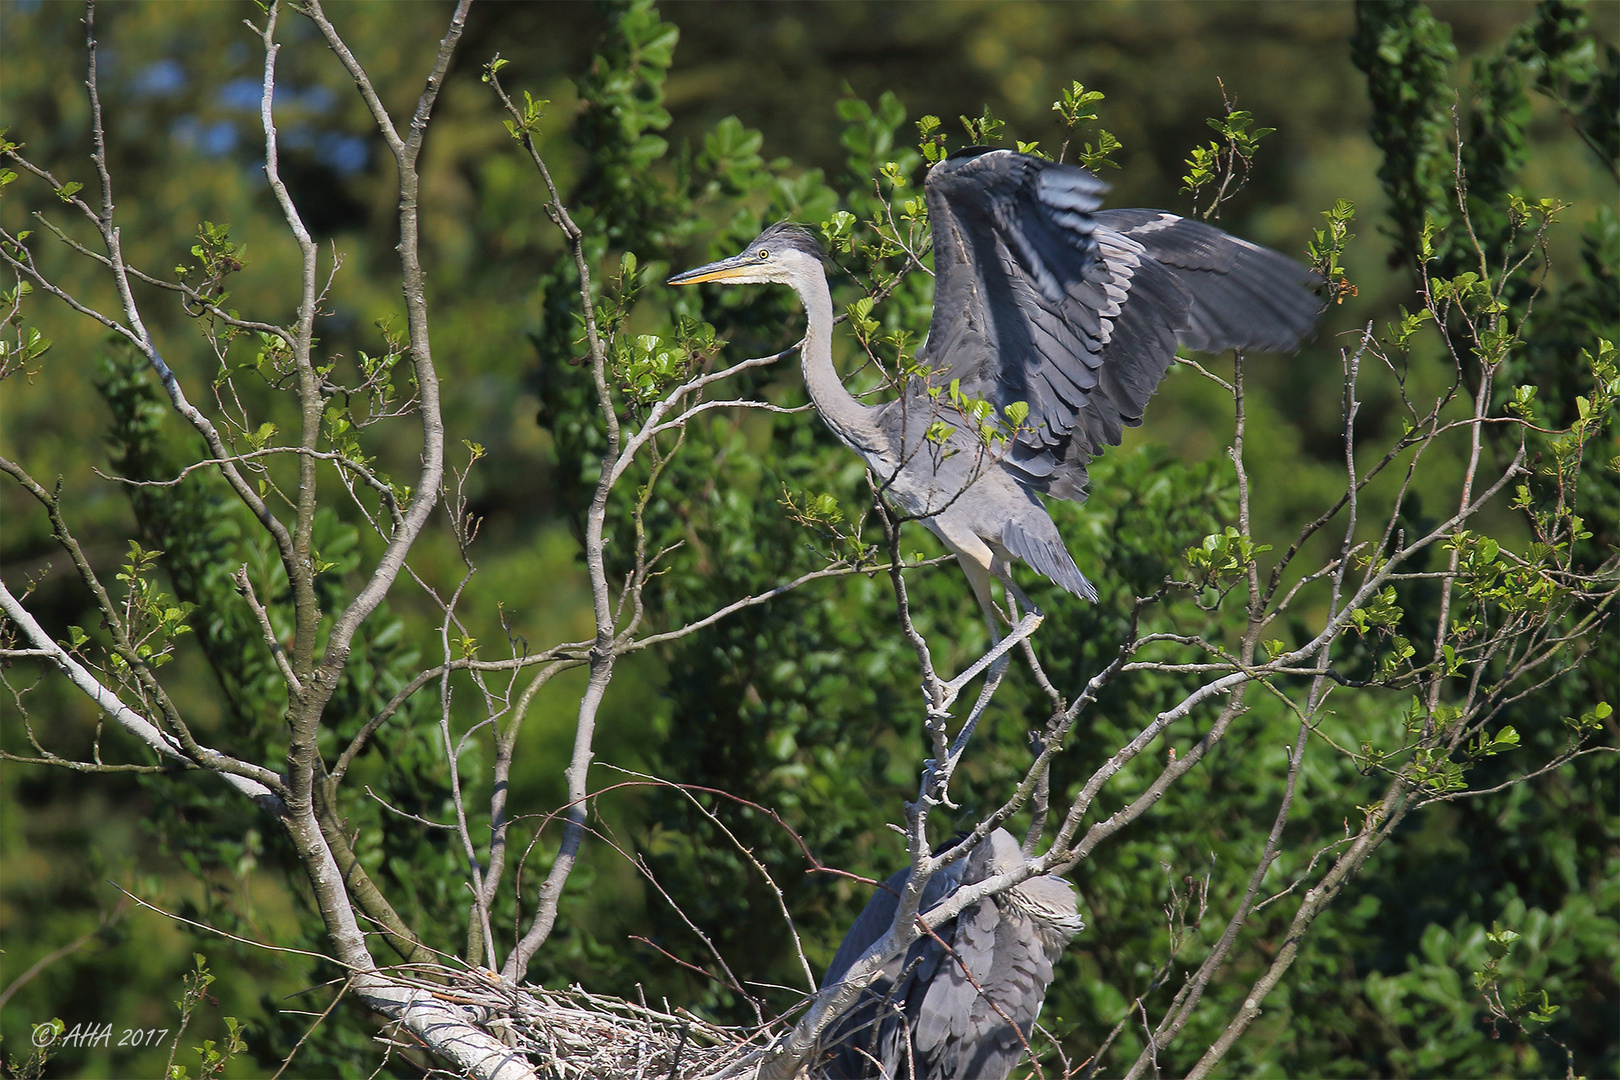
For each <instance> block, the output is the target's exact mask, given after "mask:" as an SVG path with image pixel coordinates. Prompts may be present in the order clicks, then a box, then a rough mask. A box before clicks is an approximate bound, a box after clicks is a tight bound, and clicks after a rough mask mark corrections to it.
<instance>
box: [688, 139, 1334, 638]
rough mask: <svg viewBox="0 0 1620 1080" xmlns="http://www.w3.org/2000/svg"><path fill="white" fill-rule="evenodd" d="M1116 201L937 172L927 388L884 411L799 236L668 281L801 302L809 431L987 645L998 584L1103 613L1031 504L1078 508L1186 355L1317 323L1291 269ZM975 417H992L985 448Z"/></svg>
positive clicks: (1024, 175) (1063, 178)
mask: <svg viewBox="0 0 1620 1080" xmlns="http://www.w3.org/2000/svg"><path fill="white" fill-rule="evenodd" d="M1105 190H1107V185H1106V184H1104V183H1103V182H1102V181H1100V180H1098V179H1097V178H1096V177H1095V176H1093V175H1092V174H1091V173H1089V172H1087V171H1086V170H1084V169H1081V168H1078V167H1076V166H1072V165H1062V164H1058V163H1055V162H1051V161H1046V160H1043V159H1041V158H1037V157H1032V156H1030V155H1028V154H1018V153H1014V152H1012V151H1010V150H990V149H986V148H983V147H973V148H969V149H965V150H959V151H957V152H956V153H954V154H951V155H950V156H949V157H947V158H946V159H945V160H944V161H941V162H940V163H939V164H937V165H935V166H934V167H933V168H932V169H930V170H929V172H928V178H927V181H926V185H925V191H926V195H927V203H928V214H929V220H930V222H931V223H932V228H933V254H934V311H933V319H932V321H931V322H930V324H929V328H928V337H927V338H926V339H925V341H924V343H923V345H922V347H921V348H920V349H919V350H918V353H917V361H918V367H917V373H915V374H912V375H910V376H908V377H907V378H906V379H905V381H904V383H903V385H901V387H900V388H899V393H898V396H896V397H895V398H894V399H892V400H889V401H885V402H883V403H881V404H877V405H866V404H864V403H862V402H861V401H860V400H859V399H858V398H856V397H855V396H854V395H853V394H851V393H850V392H849V390H848V389H846V388H845V386H844V384H843V381H842V380H841V379H840V378H839V375H838V371H837V369H836V368H835V367H834V366H833V357H832V327H833V306H832V295H831V293H830V291H829V290H828V286H827V275H826V270H825V266H824V263H823V256H822V252H821V248H820V246H819V245H818V244H817V243H816V241H815V239H814V237H813V236H811V234H810V233H809V232H808V231H806V230H805V229H803V228H801V227H798V226H794V225H788V224H777V225H772V226H771V227H770V228H768V229H766V230H765V231H764V232H763V233H761V234H760V235H759V236H758V238H756V239H755V240H754V241H753V242H752V243H750V244H749V245H748V246H747V248H746V249H744V250H743V251H742V252H740V253H739V254H737V255H734V256H732V257H731V258H729V259H722V260H721V261H719V262H715V263H710V264H709V265H707V266H702V267H699V268H697V269H695V270H690V271H688V272H686V273H684V274H679V275H677V276H675V277H674V278H671V279H670V283H671V284H677V285H690V284H696V283H698V282H704V281H716V282H727V283H734V284H737V283H746V282H775V283H778V284H783V285H787V286H789V287H790V288H792V289H793V291H794V292H796V293H797V294H798V295H799V299H800V300H801V301H802V302H803V304H804V308H805V312H806V314H807V316H808V323H809V325H808V327H807V329H806V331H805V335H804V343H803V346H802V347H801V349H800V360H801V364H802V366H803V369H804V381H805V385H806V387H807V388H808V389H809V392H810V398H811V400H812V401H813V402H814V404H815V407H816V411H817V412H819V413H820V414H821V417H822V419H823V420H825V421H826V422H827V425H828V426H829V427H831V428H832V430H833V432H834V433H835V434H837V436H838V437H839V438H840V439H842V440H843V441H844V443H845V444H846V445H848V446H849V447H850V448H851V449H853V450H854V451H855V452H856V453H858V454H860V455H861V457H862V458H864V459H865V460H866V462H867V464H868V465H869V466H870V467H871V470H872V473H873V475H874V477H875V478H876V479H877V481H878V483H879V485H880V486H881V487H882V489H883V491H884V492H885V493H886V495H887V496H888V498H889V500H890V501H891V503H892V504H893V505H895V506H896V507H897V508H899V509H900V510H901V511H902V512H903V513H905V514H907V515H913V516H915V517H917V518H920V519H921V521H922V523H923V524H924V525H925V526H927V527H928V528H929V529H930V530H932V531H933V533H934V534H935V535H936V536H938V537H939V538H940V540H941V541H943V542H944V544H945V546H946V547H947V548H949V549H950V550H951V551H952V552H954V553H955V555H956V557H957V558H958V560H959V561H960V562H961V564H962V568H963V569H964V570H965V571H966V572H967V576H968V580H969V582H970V583H971V584H972V586H973V592H974V595H975V596H976V597H977V599H978V601H979V604H980V606H981V607H982V608H983V609H984V611H985V615H986V618H987V619H988V620H989V622H990V627H991V632H992V633H993V634H994V633H996V626H997V619H996V615H995V608H994V606H993V602H992V599H991V584H990V583H991V580H992V579H998V580H1000V581H1001V582H1002V583H1003V585H1004V586H1005V587H1006V589H1007V590H1008V593H1009V596H1010V597H1014V598H1016V599H1018V601H1019V602H1020V603H1022V604H1023V605H1024V606H1025V607H1029V606H1031V605H1030V604H1029V601H1028V599H1027V598H1026V597H1024V596H1023V594H1022V593H1021V592H1020V591H1019V589H1018V587H1017V586H1016V585H1015V584H1014V583H1013V580H1012V576H1011V574H1010V573H1009V565H1010V563H1011V562H1012V560H1014V559H1019V560H1022V561H1023V562H1025V563H1027V564H1028V565H1029V566H1031V567H1033V568H1034V569H1035V570H1037V571H1039V572H1040V573H1042V574H1044V575H1045V576H1047V577H1048V578H1050V579H1051V580H1053V581H1054V582H1056V583H1057V584H1058V585H1061V586H1062V587H1063V588H1065V589H1067V590H1068V591H1069V592H1071V593H1074V594H1075V595H1076V596H1081V597H1084V598H1085V599H1087V600H1095V599H1096V598H1097V593H1096V590H1095V589H1094V588H1093V587H1092V585H1091V583H1090V582H1089V581H1087V580H1086V578H1085V575H1084V574H1082V573H1081V572H1080V569H1079V567H1077V566H1076V565H1075V563H1074V559H1073V557H1072V556H1070V554H1069V551H1068V549H1067V548H1066V547H1065V546H1064V543H1063V538H1062V537H1061V536H1060V535H1059V534H1058V530H1057V527H1056V526H1055V525H1054V524H1053V522H1052V519H1051V517H1050V516H1048V514H1047V512H1046V508H1045V507H1044V506H1043V505H1042V504H1041V500H1040V498H1039V497H1038V496H1041V495H1046V496H1051V497H1054V498H1060V499H1072V500H1074V501H1076V502H1080V501H1083V500H1084V499H1085V497H1086V480H1087V477H1086V465H1087V463H1089V462H1090V461H1092V460H1093V459H1094V458H1096V457H1097V455H1098V454H1100V453H1101V452H1102V450H1103V449H1104V448H1105V447H1107V446H1113V445H1117V444H1118V443H1119V440H1120V433H1121V430H1122V429H1123V428H1124V427H1125V426H1127V425H1131V426H1134V425H1137V424H1140V423H1141V422H1142V411H1143V409H1144V407H1145V406H1146V405H1147V401H1148V398H1149V397H1151V396H1152V395H1153V391H1154V389H1155V388H1157V386H1158V385H1159V381H1160V380H1161V379H1162V378H1163V376H1164V373H1165V370H1166V369H1167V368H1168V367H1169V365H1170V361H1171V360H1172V358H1173V357H1174V356H1175V352H1176V347H1177V346H1178V345H1181V346H1185V347H1187V348H1189V349H1194V350H1197V351H1201V352H1220V351H1223V350H1226V349H1245V350H1247V349H1254V350H1263V351H1271V352H1279V351H1288V350H1292V349H1294V348H1296V347H1297V346H1298V344H1299V342H1300V341H1301V339H1302V338H1303V337H1304V336H1305V335H1306V334H1308V333H1309V332H1310V331H1311V329H1312V327H1313V326H1314V325H1315V323H1316V318H1317V315H1318V313H1319V312H1320V311H1321V309H1322V306H1323V305H1322V302H1321V301H1320V300H1319V299H1318V298H1317V296H1316V295H1315V294H1314V292H1313V288H1314V287H1315V286H1316V285H1317V284H1318V279H1317V278H1316V276H1315V275H1313V274H1312V273H1311V272H1310V271H1308V270H1306V269H1305V268H1304V267H1303V266H1300V265H1299V264H1298V263H1296V262H1294V261H1293V260H1292V259H1288V258H1286V257H1284V256H1282V255H1279V254H1277V253H1276V252H1274V251H1270V250H1267V249H1266V248H1262V247H1258V246H1256V245H1254V244H1251V243H1249V242H1248V241H1245V240H1240V239H1238V238H1237V237H1234V236H1230V235H1228V234H1226V233H1224V232H1221V231H1220V230H1219V229H1216V228H1213V227H1211V226H1209V225H1206V224H1204V223H1203V222H1200V221H1192V220H1188V219H1186V218H1182V217H1177V216H1176V215H1174V214H1167V213H1163V212H1160V211H1157V210H1102V209H1099V208H1100V207H1101V205H1102V200H1101V196H1102V194H1103V192H1104V191H1105ZM953 387H954V389H955V391H956V393H950V392H947V391H948V390H949V389H950V388H953ZM977 401H982V402H986V403H988V405H989V406H991V407H992V408H993V409H994V414H995V417H996V418H997V419H996V420H995V422H994V423H992V424H991V425H990V427H989V428H988V429H987V427H986V419H987V417H986V414H985V413H984V411H983V410H982V409H981V408H979V407H977V406H976V405H975V404H974V403H975V402H977ZM1020 403H1022V404H1020ZM1025 409H1027V412H1025V411H1024V410H1025Z"/></svg>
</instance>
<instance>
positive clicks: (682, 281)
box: [669, 255, 759, 285]
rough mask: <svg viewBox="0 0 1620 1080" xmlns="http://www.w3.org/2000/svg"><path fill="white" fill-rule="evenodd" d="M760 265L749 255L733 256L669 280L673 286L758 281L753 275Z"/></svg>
mask: <svg viewBox="0 0 1620 1080" xmlns="http://www.w3.org/2000/svg"><path fill="white" fill-rule="evenodd" d="M758 269H759V263H758V261H757V260H755V259H753V258H750V257H749V256H747V255H733V256H732V257H731V258H729V259H721V260H720V261H719V262H712V263H710V264H709V265H707V266H700V267H698V268H697V269H696V270H688V271H687V272H686V273H684V274H676V275H675V276H674V277H672V278H670V279H669V283H670V284H671V285H698V284H701V283H702V282H705V281H737V280H739V279H746V280H756V281H757V280H758V279H757V278H755V277H753V276H752V275H751V271H757V270H758Z"/></svg>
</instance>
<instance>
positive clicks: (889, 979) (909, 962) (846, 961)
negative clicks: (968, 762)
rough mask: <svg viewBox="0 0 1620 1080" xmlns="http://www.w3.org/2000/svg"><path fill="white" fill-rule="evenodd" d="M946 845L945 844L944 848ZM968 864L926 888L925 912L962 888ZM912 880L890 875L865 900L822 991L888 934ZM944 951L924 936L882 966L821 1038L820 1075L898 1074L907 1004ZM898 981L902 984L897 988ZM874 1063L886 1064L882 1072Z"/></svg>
mask: <svg viewBox="0 0 1620 1080" xmlns="http://www.w3.org/2000/svg"><path fill="white" fill-rule="evenodd" d="M953 842H954V841H953ZM948 846H949V845H943V846H942V848H941V850H943V848H944V847H948ZM965 866H966V860H959V861H957V862H954V863H952V864H951V865H949V866H947V867H945V868H944V869H942V870H940V871H939V872H938V873H936V874H935V875H934V876H933V877H931V878H929V879H928V884H927V885H926V886H924V887H923V894H922V897H921V900H920V903H919V905H918V906H919V908H920V909H921V910H923V911H927V910H928V909H930V908H932V907H935V906H937V905H938V904H940V903H941V902H942V901H944V899H945V898H946V897H947V896H949V895H950V894H951V893H953V892H955V891H956V890H957V889H958V888H960V886H961V881H962V873H963V869H964V867H965ZM910 877H911V870H910V868H909V867H908V868H907V869H905V870H901V871H899V872H897V873H895V874H893V875H891V876H890V877H889V879H888V880H887V881H885V882H884V883H883V884H882V885H880V886H879V887H878V888H877V891H876V892H874V893H873V895H872V898H871V899H870V900H868V901H867V902H866V906H865V907H864V908H862V909H861V913H860V914H859V915H857V916H856V917H855V921H854V922H853V923H852V924H850V928H849V931H848V932H847V933H846V934H845V935H844V940H843V942H842V943H841V944H840V945H839V946H838V951H837V952H836V953H835V954H834V955H833V959H832V963H830V964H828V965H827V973H826V974H825V975H824V976H822V979H821V986H822V988H823V989H825V988H826V987H829V986H832V985H833V984H835V983H838V982H841V981H842V980H843V978H844V976H845V975H846V974H847V973H848V971H849V969H850V968H851V967H852V966H854V964H855V961H857V960H859V959H860V958H861V957H862V956H863V955H865V953H866V951H867V950H868V949H870V948H871V947H872V946H873V945H875V944H877V942H878V941H879V940H881V939H882V938H883V936H884V935H885V934H887V933H888V932H889V927H890V926H891V925H892V924H893V923H894V916H895V912H896V911H898V910H899V907H900V893H901V891H902V890H903V889H904V888H905V887H906V882H907V880H908V879H909V878H910ZM942 952H943V951H942V950H940V948H939V945H938V944H937V943H936V942H934V941H933V939H931V938H923V939H922V940H920V941H917V942H915V943H913V944H912V946H911V947H910V948H909V949H908V950H907V951H906V952H905V953H902V954H901V955H900V956H897V957H894V958H893V959H891V960H890V961H889V962H888V963H887V964H885V965H883V967H882V969H881V970H880V972H879V974H878V976H877V978H875V979H874V980H873V981H872V983H871V984H870V985H869V986H868V987H867V989H865V990H864V991H862V993H861V996H860V997H859V998H858V999H856V1002H855V1004H854V1005H853V1006H851V1007H850V1008H849V1009H848V1010H847V1011H846V1012H845V1013H844V1014H843V1015H841V1016H839V1017H838V1019H837V1020H835V1021H834V1022H833V1023H832V1024H831V1025H830V1026H829V1027H828V1029H827V1032H826V1034H825V1035H824V1036H823V1037H822V1046H823V1055H824V1056H823V1059H822V1062H821V1064H820V1066H819V1070H818V1072H819V1075H820V1076H822V1077H825V1078H827V1080H859V1078H862V1077H867V1076H878V1075H899V1074H898V1073H895V1072H894V1065H895V1062H897V1061H899V1060H900V1059H902V1058H904V1057H905V1056H906V1054H905V1045H906V1041H907V1038H908V1036H909V1026H910V1025H909V1024H908V1023H907V1022H906V1020H905V1015H904V1010H905V1005H906V1001H907V999H908V998H909V997H910V996H911V995H912V993H913V988H914V987H916V986H917V985H918V984H919V980H921V979H922V978H924V977H932V974H933V972H934V970H935V969H936V968H937V966H938V955H935V954H942ZM925 971H926V975H925ZM896 979H899V980H900V983H899V985H898V986H897V985H896V983H895V980H896ZM874 1060H875V1061H876V1062H878V1063H882V1065H881V1069H880V1067H879V1065H878V1064H874Z"/></svg>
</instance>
